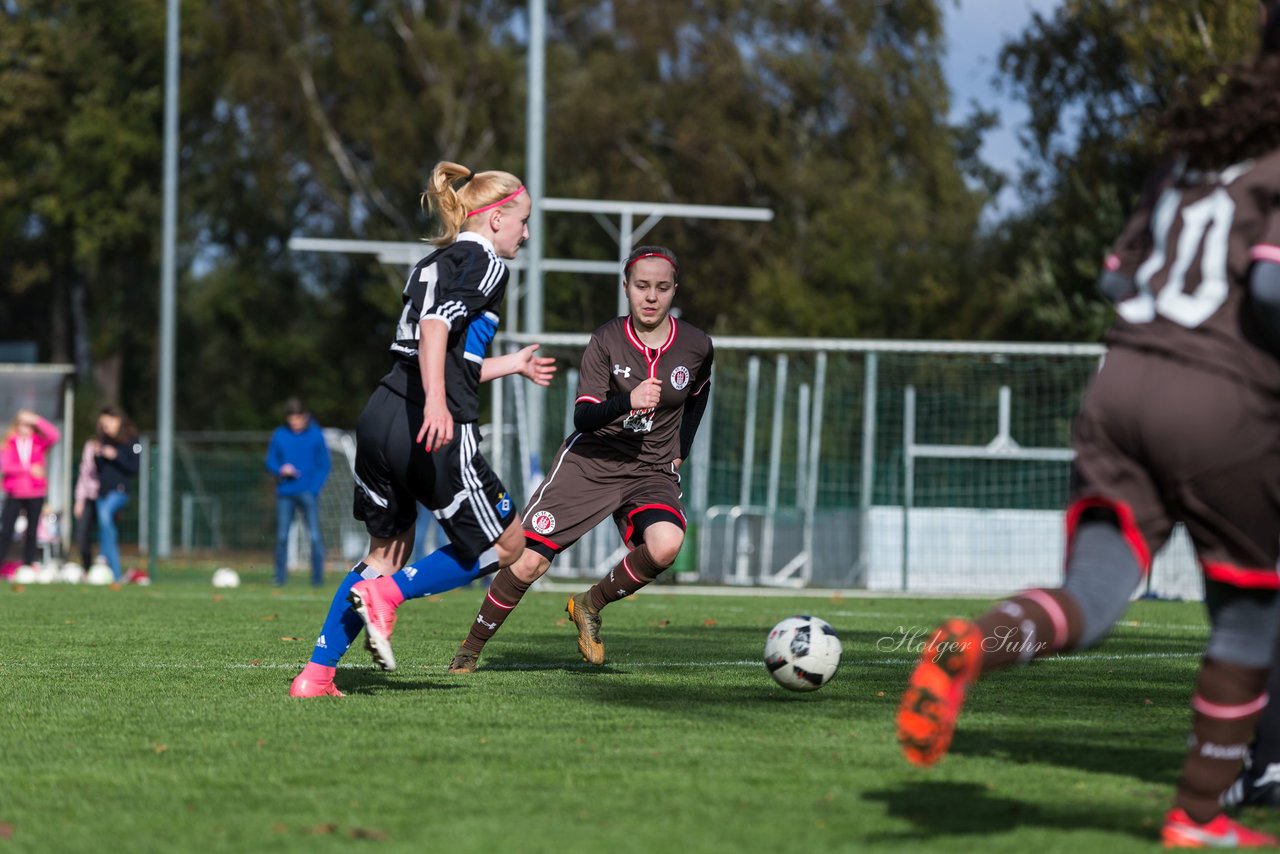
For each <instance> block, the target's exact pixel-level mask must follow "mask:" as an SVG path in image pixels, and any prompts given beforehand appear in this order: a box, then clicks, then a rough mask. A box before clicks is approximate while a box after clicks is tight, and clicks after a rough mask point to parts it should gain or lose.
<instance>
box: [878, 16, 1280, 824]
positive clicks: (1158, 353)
mask: <svg viewBox="0 0 1280 854" xmlns="http://www.w3.org/2000/svg"><path fill="white" fill-rule="evenodd" d="M1271 5H1272V6H1280V3H1275V2H1273V3H1272V4H1271ZM1272 20H1273V21H1274V18H1273V19H1272ZM1272 42H1273V43H1272V44H1271V48H1273V49H1272V50H1268V48H1267V47H1265V45H1267V44H1268V42H1267V41H1266V39H1265V37H1264V54H1263V56H1261V57H1260V58H1259V59H1258V60H1257V61H1255V62H1254V63H1251V64H1250V65H1248V66H1245V67H1242V68H1239V69H1235V70H1234V71H1233V73H1232V74H1231V75H1230V77H1228V78H1227V82H1226V83H1225V84H1220V83H1219V82H1218V81H1217V80H1215V81H1214V84H1213V86H1212V87H1211V88H1208V89H1205V90H1201V91H1200V92H1194V93H1190V94H1189V95H1188V97H1187V99H1186V101H1185V105H1183V106H1179V107H1177V108H1176V109H1174V110H1173V111H1171V113H1170V114H1169V116H1168V118H1167V120H1166V126H1167V128H1168V140H1169V143H1170V157H1169V159H1168V161H1167V163H1166V165H1165V166H1164V167H1162V168H1161V169H1160V170H1159V171H1158V172H1157V174H1156V176H1155V179H1154V180H1153V182H1152V184H1151V187H1150V189H1149V192H1148V193H1147V194H1146V196H1145V198H1144V200H1143V202H1142V204H1141V206H1140V209H1139V211H1138V213H1137V214H1136V215H1135V216H1134V217H1133V218H1132V219H1131V221H1130V222H1129V224H1128V226H1127V227H1126V228H1125V229H1124V232H1123V233H1122V235H1121V237H1120V239H1119V240H1118V241H1117V242H1116V244H1115V246H1114V248H1113V251H1112V252H1111V254H1109V255H1108V256H1107V259H1106V263H1105V272H1104V274H1103V276H1102V278H1101V280H1100V283H1099V284H1100V287H1101V289H1102V291H1103V292H1104V293H1105V294H1107V295H1108V296H1109V297H1111V298H1112V299H1113V300H1114V301H1115V302H1116V308H1117V312H1118V314H1119V319H1118V320H1117V321H1116V323H1115V325H1114V326H1113V327H1112V329H1111V331H1110V333H1109V335H1108V339H1107V340H1108V344H1109V345H1110V347H1109V350H1108V353H1107V356H1106V359H1105V362H1104V364H1103V366H1102V367H1101V368H1100V369H1099V370H1098V373H1097V374H1096V375H1095V377H1094V378H1093V381H1092V382H1091V383H1090V386H1089V389H1088V392H1087V393H1086V395H1085V399H1084V403H1083V406H1082V410H1081V412H1080V414H1079V416H1078V418H1077V420H1076V422H1075V425H1074V430H1073V445H1074V447H1075V450H1076V461H1075V464H1074V467H1073V478H1072V500H1071V504H1070V506H1069V507H1068V510H1067V514H1066V524H1067V542H1068V545H1067V556H1066V566H1065V568H1066V580H1065V582H1064V584H1063V586H1062V587H1059V588H1054V589H1034V590H1027V591H1024V592H1022V593H1020V594H1018V595H1016V596H1013V597H1011V598H1009V599H1006V600H1004V601H1003V602H1000V603H999V604H997V605H996V606H995V607H994V608H992V609H991V610H990V611H988V612H987V613H985V614H983V615H982V616H980V617H978V618H977V619H974V620H966V619H953V620H949V621H948V622H946V623H944V624H943V625H942V626H941V627H939V628H938V629H937V631H936V632H935V633H934V634H933V635H932V636H931V637H930V639H929V641H928V642H927V643H926V645H925V647H924V649H923V653H922V655H921V659H920V662H919V664H918V665H917V666H916V668H915V670H914V671H913V672H912V674H911V677H910V680H909V683H908V687H907V690H906V692H905V693H904V695H903V698H902V703H901V706H900V708H899V711H898V740H899V743H900V744H901V746H902V750H903V753H904V754H905V755H906V758H907V759H908V760H909V761H911V762H912V763H914V764H917V765H932V764H933V763H935V762H937V761H938V760H939V759H941V758H942V756H943V755H944V754H945V753H946V752H947V751H948V749H949V748H950V745H951V737H952V733H953V730H954V726H955V722H956V718H957V716H958V715H959V713H960V709H961V707H962V705H963V703H964V699H965V694H966V692H967V689H968V687H969V685H970V684H971V683H972V682H974V681H975V680H977V679H978V678H979V677H980V676H982V675H985V674H986V673H988V672H990V671H992V670H996V669H999V668H1002V667H1007V666H1009V665H1012V664H1016V663H1018V662H1025V661H1029V660H1031V659H1033V658H1035V657H1038V656H1040V655H1046V654H1051V653H1054V652H1059V651H1063V650H1072V649H1082V648H1087V647H1089V646H1092V645H1094V644H1096V643H1098V642H1100V641H1101V640H1102V639H1103V638H1104V637H1105V636H1106V634H1107V633H1108V632H1109V631H1110V629H1111V627H1112V625H1114V624H1115V622H1116V621H1117V620H1118V619H1119V618H1120V616H1121V615H1122V614H1123V613H1124V611H1125V609H1126V607H1127V606H1128V603H1129V599H1130V596H1131V595H1132V594H1133V592H1134V591H1135V590H1136V588H1137V587H1138V585H1139V583H1140V582H1141V579H1142V577H1143V575H1144V574H1145V573H1146V572H1147V571H1148V570H1149V568H1150V563H1151V557H1152V555H1153V554H1155V552H1156V551H1157V550H1158V549H1159V548H1160V547H1161V546H1162V545H1164V543H1165V542H1166V541H1167V540H1168V538H1169V535H1170V533H1171V531H1172V529H1173V526H1174V524H1175V523H1176V522H1182V523H1183V524H1184V525H1185V526H1186V528H1187V531H1188V533H1189V534H1190V536H1191V539H1192V542H1193V543H1194V545H1195V549H1196V553H1197V556H1198V558H1199V560H1200V564H1201V566H1202V569H1203V573H1204V579H1205V599H1206V604H1207V607H1208V612H1209V620H1210V625H1211V629H1210V633H1209V640H1208V644H1207V648H1206V650H1205V654H1204V658H1203V660H1202V663H1201V667H1200V672H1199V674H1198V676H1197V679H1196V687H1195V694H1194V696H1193V698H1192V701H1191V706H1192V711H1193V722H1192V732H1191V736H1190V739H1189V741H1188V751H1187V755H1186V759H1185V762H1184V765H1183V770H1182V775H1181V777H1180V779H1179V781H1178V786H1177V793H1176V796H1175V802H1174V807H1173V809H1171V810H1170V811H1169V813H1168V814H1167V815H1166V816H1165V820H1164V827H1163V830H1162V837H1163V840H1164V843H1165V844H1166V845H1167V846H1174V847H1207V846H1225V847H1237V846H1239V847H1254V846H1261V845H1276V844H1280V839H1276V838H1275V837H1272V836H1269V835H1267V834H1262V833H1257V832H1255V831H1252V830H1249V829H1248V828H1245V827H1243V826H1241V825H1239V824H1237V823H1236V822H1235V821H1233V820H1232V819H1230V818H1229V817H1227V816H1226V815H1225V814H1224V813H1223V812H1222V809H1221V806H1220V804H1219V796H1220V794H1221V793H1222V792H1223V790H1224V789H1226V788H1227V786H1228V785H1229V784H1230V783H1231V781H1232V779H1233V777H1235V775H1236V773H1237V771H1238V770H1239V768H1240V766H1241V760H1242V759H1243V757H1244V756H1245V755H1246V753H1247V749H1248V742H1249V737H1250V735H1251V733H1252V731H1253V728H1254V724H1255V722H1256V721H1257V720H1258V715H1259V714H1260V712H1261V711H1262V709H1263V708H1264V707H1265V706H1266V703H1267V693H1266V690H1265V687H1264V683H1265V680H1266V676H1267V669H1268V666H1269V664H1270V661H1271V658H1272V643H1273V639H1274V638H1275V637H1276V636H1277V628H1278V624H1280V614H1278V612H1277V599H1278V594H1277V590H1278V588H1280V575H1278V574H1277V565H1276V564H1277V558H1278V557H1280V441H1277V440H1276V435H1277V430H1278V429H1280V360H1278V358H1277V354H1280V123H1278V122H1277V121H1276V116H1278V115H1280V97H1277V94H1276V93H1277V92H1278V91H1280V51H1276V50H1274V48H1275V47H1276V45H1275V44H1274V39H1273V40H1272ZM1206 93H1207V94H1206Z"/></svg>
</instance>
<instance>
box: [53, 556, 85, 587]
mask: <svg viewBox="0 0 1280 854" xmlns="http://www.w3.org/2000/svg"><path fill="white" fill-rule="evenodd" d="M58 580H59V581H61V582H62V583H64V584H79V583H80V582H82V581H84V567H83V566H81V565H80V564H78V563H76V562H75V561H71V560H69V561H67V562H66V563H64V564H63V565H62V569H59V570H58Z"/></svg>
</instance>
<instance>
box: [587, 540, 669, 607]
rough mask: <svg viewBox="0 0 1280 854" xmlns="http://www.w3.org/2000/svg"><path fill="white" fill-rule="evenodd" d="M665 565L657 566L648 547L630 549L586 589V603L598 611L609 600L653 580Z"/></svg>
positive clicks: (632, 591) (628, 593) (613, 599)
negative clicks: (607, 571)
mask: <svg viewBox="0 0 1280 854" xmlns="http://www.w3.org/2000/svg"><path fill="white" fill-rule="evenodd" d="M664 569H666V567H665V566H658V564H657V562H656V561H654V559H653V555H651V554H649V547H648V546H646V545H641V546H640V547H639V548H636V549H632V550H631V551H630V552H629V553H628V554H627V556H626V557H624V558H623V559H622V560H621V561H620V562H619V563H618V565H617V566H615V567H614V568H613V569H611V570H609V574H608V575H606V576H605V577H604V578H602V579H600V580H599V581H597V582H596V583H595V584H594V585H593V586H592V588H591V589H590V590H588V591H587V604H589V605H590V606H591V607H592V608H594V609H595V610H597V611H599V610H600V609H601V608H603V607H604V606H605V605H608V604H609V603H610V602H617V601H618V600H619V599H622V598H623V597H625V596H630V595H631V594H632V593H635V592H636V591H637V590H639V589H640V588H641V587H644V586H645V585H646V584H648V583H649V582H650V581H653V580H654V579H655V578H657V577H658V576H659V575H661V574H662V571H663V570H664Z"/></svg>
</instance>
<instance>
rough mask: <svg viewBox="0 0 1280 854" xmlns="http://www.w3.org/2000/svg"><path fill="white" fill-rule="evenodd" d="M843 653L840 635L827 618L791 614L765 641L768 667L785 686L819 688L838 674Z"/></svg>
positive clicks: (792, 688)
mask: <svg viewBox="0 0 1280 854" xmlns="http://www.w3.org/2000/svg"><path fill="white" fill-rule="evenodd" d="M840 652H841V646H840V636H839V635H837V634H836V630H835V629H833V628H831V624H830V623H828V622H827V621H825V620H820V619H818V618H817V617H809V616H804V617H787V618H786V619H785V620H783V621H782V622H780V623H778V625H776V626H774V627H773V629H772V630H770V632H769V637H768V638H767V639H766V640H765V642H764V666H765V667H767V668H769V675H771V676H772V677H773V678H774V681H776V682H777V683H778V684H779V685H781V686H782V687H783V688H786V689H788V690H791V691H816V690H818V689H819V688H821V687H822V686H823V685H825V684H827V683H828V682H830V681H831V679H832V677H834V676H835V675H836V669H837V668H838V667H839V666H840Z"/></svg>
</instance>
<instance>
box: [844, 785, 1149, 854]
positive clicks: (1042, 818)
mask: <svg viewBox="0 0 1280 854" xmlns="http://www.w3.org/2000/svg"><path fill="white" fill-rule="evenodd" d="M862 798H863V800H866V801H874V802H877V803H880V804H883V805H884V808H885V811H886V813H887V815H888V816H889V817H891V818H895V819H899V820H902V821H906V822H907V823H908V824H910V825H911V827H910V829H908V830H903V831H893V832H884V833H875V834H869V835H868V836H867V837H866V841H868V842H927V841H931V840H934V839H936V838H937V837H942V836H973V837H980V838H982V839H984V840H989V838H990V837H991V836H993V835H995V834H999V833H1010V832H1013V831H1015V830H1018V829H1019V828H1024V827H1036V828H1045V829H1049V830H1063V831H1078V830H1082V829H1093V830H1102V831H1107V832H1110V833H1122V834H1125V835H1128V836H1133V837H1136V838H1138V839H1141V840H1146V841H1152V842H1154V841H1155V838H1154V832H1153V831H1152V829H1151V828H1150V826H1148V827H1145V828H1144V827H1143V820H1144V819H1148V825H1149V824H1150V822H1149V819H1150V816H1149V815H1145V814H1144V813H1143V811H1142V810H1136V809H1118V808H1115V807H1108V806H1105V805H1103V804H1099V803H1087V802H1080V801H1078V800H1074V799H1073V800H1072V801H1065V800H1064V801H1062V802H1060V803H1058V804H1054V805H1053V806H1041V805H1038V804H1031V803H1027V802H1026V801H1020V800H1016V799H1014V798H1006V797H1001V796H998V795H994V794H992V792H991V790H990V789H988V788H987V786H985V785H982V784H979V783H964V782H943V781H930V782H923V783H907V784H904V785H901V786H898V787H897V788H893V789H879V790H876V791H871V792H864V793H863V795H862ZM973 847H974V848H978V849H980V848H983V847H985V845H984V843H982V842H979V841H978V839H976V838H975V840H974V843H973Z"/></svg>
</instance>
